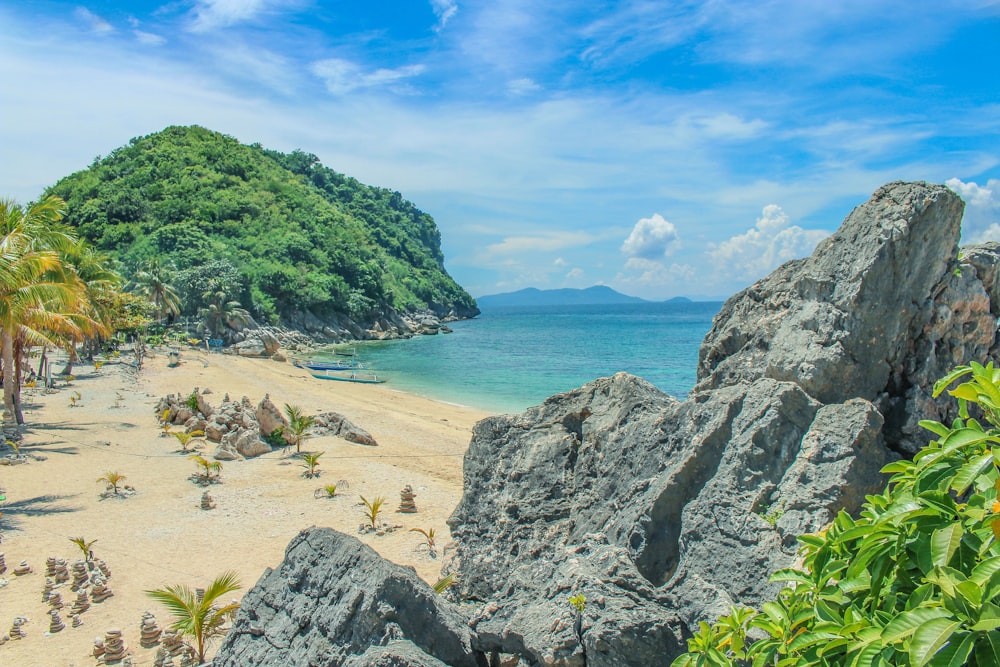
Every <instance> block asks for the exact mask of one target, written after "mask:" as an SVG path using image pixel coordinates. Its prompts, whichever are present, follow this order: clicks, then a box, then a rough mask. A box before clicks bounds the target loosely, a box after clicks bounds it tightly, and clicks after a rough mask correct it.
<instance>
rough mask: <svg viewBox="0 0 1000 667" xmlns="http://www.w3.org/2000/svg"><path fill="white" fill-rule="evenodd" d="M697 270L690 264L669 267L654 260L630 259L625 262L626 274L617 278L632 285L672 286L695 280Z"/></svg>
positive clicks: (672, 264) (673, 264)
mask: <svg viewBox="0 0 1000 667" xmlns="http://www.w3.org/2000/svg"><path fill="white" fill-rule="evenodd" d="M694 276H695V269H694V267H693V266H691V265H690V264H677V263H671V264H670V265H669V266H668V265H665V264H663V263H662V262H658V261H655V260H652V259H644V258H642V257H630V258H629V259H628V261H627V262H625V273H620V274H618V275H617V276H616V277H615V281H616V282H620V283H626V284H632V285H652V286H656V285H672V284H676V283H679V282H687V281H690V280H692V279H693V278H694Z"/></svg>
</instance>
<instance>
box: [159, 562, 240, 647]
mask: <svg viewBox="0 0 1000 667" xmlns="http://www.w3.org/2000/svg"><path fill="white" fill-rule="evenodd" d="M241 587H242V586H241V584H240V580H239V575H237V574H236V573H235V572H233V571H231V570H230V571H229V572H226V573H224V574H221V575H219V576H218V577H216V578H215V580H214V581H212V583H211V584H209V586H208V588H206V589H205V595H204V597H202V598H201V599H200V600H199V599H198V595H197V594H196V593H195V591H193V590H191V588H189V587H188V586H181V585H178V586H167V587H166V588H159V589H156V590H152V591H146V595H148V596H149V597H151V598H153V599H154V600H156V601H157V602H160V603H162V604H163V605H164V606H166V608H167V610H168V611H169V612H170V613H171V614H173V617H174V622H173V623H172V624H171V625H170V627H172V628H173V629H175V630H178V631H180V632H181V633H182V634H185V635H190V636H191V637H193V638H194V641H195V644H196V651H197V652H198V663H199V664H200V663H203V662H205V645H206V644H207V643H208V642H209V641H211V640H212V639H213V638H214V637H216V636H218V635H220V634H222V625H223V623H225V621H226V618H227V617H228V616H229V615H230V614H232V613H233V612H234V611H235V610H236V609H237V608H239V604H238V603H235V602H234V603H231V604H228V605H225V606H222V607H217V606H215V602H216V601H217V600H218V599H219V598H221V597H222V596H223V595H226V594H228V593H232V592H233V591H237V590H239V589H240V588H241Z"/></svg>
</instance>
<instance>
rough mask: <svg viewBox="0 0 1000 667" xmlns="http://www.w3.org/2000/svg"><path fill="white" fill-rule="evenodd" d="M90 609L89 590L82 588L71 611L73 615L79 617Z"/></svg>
mask: <svg viewBox="0 0 1000 667" xmlns="http://www.w3.org/2000/svg"><path fill="white" fill-rule="evenodd" d="M88 609H90V598H89V597H87V589H86V588H81V589H80V590H79V591H77V593H76V600H74V601H73V608H72V610H71V611H72V613H73V614H77V615H79V614H82V613H83V612H85V611H87V610H88Z"/></svg>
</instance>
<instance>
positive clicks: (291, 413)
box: [283, 403, 316, 452]
mask: <svg viewBox="0 0 1000 667" xmlns="http://www.w3.org/2000/svg"><path fill="white" fill-rule="evenodd" d="M285 416H286V417H288V426H287V427H285V429H284V431H283V432H284V433H289V434H291V436H292V442H293V443H294V444H295V451H296V452H301V451H302V441H303V440H305V437H306V432H307V431H308V430H309V428H310V427H311V426H312V425H313V424H314V423H315V422H316V418H315V417H312V416H309V415H305V414H303V413H302V410H301V409H300V408H299V407H298V406H295V405H290V404H288V403H285Z"/></svg>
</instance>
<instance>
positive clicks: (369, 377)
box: [311, 369, 385, 384]
mask: <svg viewBox="0 0 1000 667" xmlns="http://www.w3.org/2000/svg"><path fill="white" fill-rule="evenodd" d="M311 374H312V376H313V377H314V378H316V379H317V380H337V381H339V382H362V383H365V384H381V383H383V382H385V380H384V379H382V378H380V377H378V376H377V375H375V373H372V372H371V371H365V370H360V369H350V370H347V371H337V370H336V369H327V370H323V371H312V373H311Z"/></svg>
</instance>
